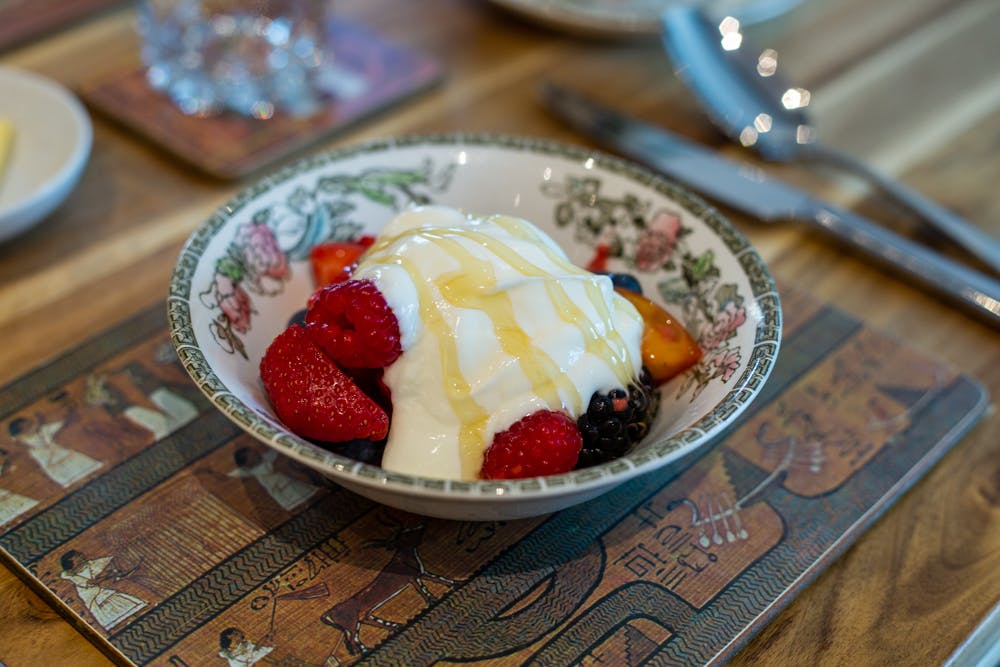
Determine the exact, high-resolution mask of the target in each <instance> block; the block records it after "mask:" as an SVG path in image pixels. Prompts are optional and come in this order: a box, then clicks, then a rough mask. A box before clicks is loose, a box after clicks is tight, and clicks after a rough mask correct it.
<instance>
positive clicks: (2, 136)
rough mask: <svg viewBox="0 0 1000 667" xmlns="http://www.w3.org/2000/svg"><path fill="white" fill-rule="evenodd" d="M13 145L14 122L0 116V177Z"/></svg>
mask: <svg viewBox="0 0 1000 667" xmlns="http://www.w3.org/2000/svg"><path fill="white" fill-rule="evenodd" d="M13 145H14V124H13V123H11V122H10V121H9V120H7V119H6V118H4V117H2V116H0V177H2V176H3V173H4V169H5V168H6V166H7V159H8V157H10V153H11V147H12V146H13Z"/></svg>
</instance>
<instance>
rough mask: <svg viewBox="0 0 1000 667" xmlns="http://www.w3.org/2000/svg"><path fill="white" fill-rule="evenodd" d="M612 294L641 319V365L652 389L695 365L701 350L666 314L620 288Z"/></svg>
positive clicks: (671, 316) (644, 298) (672, 317)
mask: <svg viewBox="0 0 1000 667" xmlns="http://www.w3.org/2000/svg"><path fill="white" fill-rule="evenodd" d="M615 291H616V292H618V293H619V294H620V295H622V296H623V297H625V298H626V299H628V300H629V301H631V302H632V305H633V306H635V309H636V310H638V311H639V315H641V316H642V320H643V322H644V324H645V327H644V328H643V331H642V364H643V365H644V366H645V367H646V368H647V369H649V374H650V376H651V377H652V380H653V384H654V385H661V384H663V383H664V382H666V381H667V380H669V379H670V378H672V377H674V376H675V375H677V374H678V373H683V372H684V371H686V370H687V369H688V368H690V367H691V366H694V365H695V364H696V363H698V360H699V359H701V355H702V351H701V348H700V347H698V343H697V342H696V341H695V339H694V338H692V336H691V334H690V333H688V330H687V329H685V328H684V326H683V325H682V324H681V323H680V322H678V321H677V318H675V317H674V316H673V315H671V314H670V312H669V311H667V310H666V309H664V308H662V307H661V306H659V305H658V304H656V303H653V302H652V301H650V300H649V299H647V298H646V297H644V296H642V295H641V294H636V293H635V292H633V291H631V290H627V289H622V288H620V287H619V288H615Z"/></svg>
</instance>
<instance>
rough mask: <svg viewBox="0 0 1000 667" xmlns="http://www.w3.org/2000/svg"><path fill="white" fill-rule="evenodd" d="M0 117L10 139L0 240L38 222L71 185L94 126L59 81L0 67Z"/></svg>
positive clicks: (1, 186) (1, 181)
mask: <svg viewBox="0 0 1000 667" xmlns="http://www.w3.org/2000/svg"><path fill="white" fill-rule="evenodd" d="M0 117H4V118H6V119H7V120H9V121H10V122H11V123H13V126H14V143H13V147H12V149H11V152H10V154H9V155H8V157H7V161H6V167H5V168H4V169H3V172H2V173H0V242H2V241H5V240H7V239H9V238H11V237H13V236H15V235H17V234H20V233H21V232H24V231H25V230H27V229H28V228H30V227H31V226H33V225H35V224H37V223H38V222H41V221H42V220H43V219H44V218H45V217H46V216H47V215H49V214H50V213H52V212H53V211H54V210H55V209H56V208H57V207H58V206H59V204H61V203H62V202H63V200H65V199H66V197H67V196H68V195H69V193H70V192H71V191H72V190H73V188H74V187H75V186H76V184H77V181H78V180H79V179H80V174H81V173H82V172H83V167H84V165H85V164H86V163H87V158H88V157H89V155H90V147H91V143H92V142H93V128H92V127H91V124H90V117H89V116H88V115H87V112H86V110H85V109H84V107H83V105H82V104H81V103H80V101H79V100H78V99H77V98H76V96H75V95H73V94H72V93H71V92H69V91H68V90H67V89H66V88H64V87H63V86H61V85H60V84H58V83H56V82H54V81H52V80H50V79H47V78H45V77H42V76H40V75H38V74H33V73H31V72H27V71H24V70H19V69H13V68H10V67H0Z"/></svg>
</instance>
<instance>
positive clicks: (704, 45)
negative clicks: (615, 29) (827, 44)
mask: <svg viewBox="0 0 1000 667" xmlns="http://www.w3.org/2000/svg"><path fill="white" fill-rule="evenodd" d="M663 41H664V45H665V47H666V49H667V53H668V54H669V55H670V57H671V59H672V60H673V62H674V65H675V67H676V69H677V72H678V74H679V75H680V76H681V78H682V79H683V80H684V81H685V82H686V83H687V85H688V86H689V87H690V88H691V89H692V90H693V91H694V93H695V95H696V96H697V97H698V98H700V100H701V102H702V104H703V105H704V106H705V107H706V108H707V110H708V111H709V114H710V116H711V118H712V119H713V121H714V122H715V123H716V125H718V126H719V127H720V128H721V129H722V130H723V131H724V132H725V133H726V134H728V135H729V136H730V137H732V138H734V139H736V140H737V141H739V142H740V143H742V144H743V145H744V146H747V147H749V148H752V149H754V150H756V151H757V152H759V153H760V154H761V155H762V156H763V157H764V158H766V159H768V160H778V161H783V162H789V161H792V160H796V159H808V160H816V161H822V162H826V163H828V164H832V165H834V166H837V167H840V168H842V169H845V170H848V171H851V172H854V173H855V174H857V175H858V176H861V177H863V178H865V179H867V180H868V181H870V182H871V183H874V184H875V185H876V186H878V188H879V189H881V190H882V191H883V192H884V193H886V194H888V195H890V196H892V197H893V198H895V199H896V200H897V201H898V202H899V203H901V204H903V205H904V206H906V207H907V208H908V209H910V210H911V211H913V212H915V213H916V214H918V215H919V216H920V217H921V218H922V219H923V220H924V221H925V222H927V223H928V224H930V225H931V226H933V227H934V228H935V229H937V230H938V231H940V232H942V233H943V234H945V235H946V236H948V237H949V238H950V239H951V240H952V241H954V242H955V243H957V244H958V245H960V246H961V247H963V248H965V249H966V250H967V251H969V252H970V253H972V254H973V255H975V256H976V257H978V258H979V259H981V260H982V261H984V262H985V263H986V264H988V265H989V266H990V268H991V269H993V271H995V272H997V273H1000V241H998V240H997V239H996V238H994V237H993V236H991V235H990V234H988V233H986V232H985V231H983V230H982V229H979V228H978V227H976V226H975V225H973V224H971V223H969V222H968V221H966V220H964V219H962V218H961V217H959V216H957V215H955V214H954V213H952V212H951V211H948V210H947V209H945V208H944V207H942V206H940V205H939V204H936V203H935V202H933V201H931V200H929V199H927V198H926V197H924V196H923V195H921V194H919V193H918V192H915V191H914V190H911V189H910V188H908V187H906V186H905V185H903V184H902V183H900V182H899V181H895V180H893V179H891V178H889V177H887V176H885V175H884V174H881V173H879V172H878V171H876V170H874V169H872V168H871V167H869V166H868V165H866V164H865V163H864V162H862V161H860V160H858V159H857V158H854V157H852V156H850V155H847V154H845V153H842V152H840V151H838V150H836V149H834V148H830V147H829V146H824V145H823V144H821V143H819V142H817V141H816V132H815V130H814V129H813V127H812V125H811V124H810V120H809V116H808V114H807V113H806V112H805V104H807V103H808V101H807V100H803V99H802V96H804V95H808V92H807V91H803V90H801V89H796V88H793V87H791V86H789V85H788V84H787V83H786V82H785V81H782V80H781V77H779V76H778V75H777V73H776V72H775V66H776V60H775V59H774V54H773V52H768V51H763V52H762V51H759V50H755V49H754V48H753V47H752V46H750V45H748V44H747V43H746V40H745V39H743V37H742V35H740V33H739V32H738V25H732V26H727V24H726V22H725V21H723V22H721V23H720V22H719V21H713V20H711V19H710V18H709V17H708V15H706V14H705V12H704V11H703V10H701V9H699V8H698V7H694V6H690V5H685V4H679V5H677V6H675V7H672V8H670V9H668V10H667V11H666V12H664V14H663Z"/></svg>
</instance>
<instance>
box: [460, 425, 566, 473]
mask: <svg viewBox="0 0 1000 667" xmlns="http://www.w3.org/2000/svg"><path fill="white" fill-rule="evenodd" d="M582 446H583V439H582V437H581V436H580V431H579V430H578V429H577V427H576V422H574V421H573V419H572V418H570V417H569V415H567V414H565V413H562V412H553V411H551V410H539V411H538V412H533V413H531V414H530V415H528V416H527V417H523V418H521V419H520V420H519V421H517V422H515V423H514V425H513V426H511V427H510V428H508V429H507V430H506V431H502V432H500V433H497V434H496V435H495V436H494V437H493V443H492V444H491V445H490V446H489V449H487V450H486V456H485V458H484V460H483V467H482V469H481V470H480V471H479V476H480V477H481V478H482V479H515V478H520V477H536V476H539V475H556V474H558V473H563V472H569V471H570V470H572V469H573V468H574V467H575V466H576V461H577V458H578V457H579V455H580V448H581V447H582Z"/></svg>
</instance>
